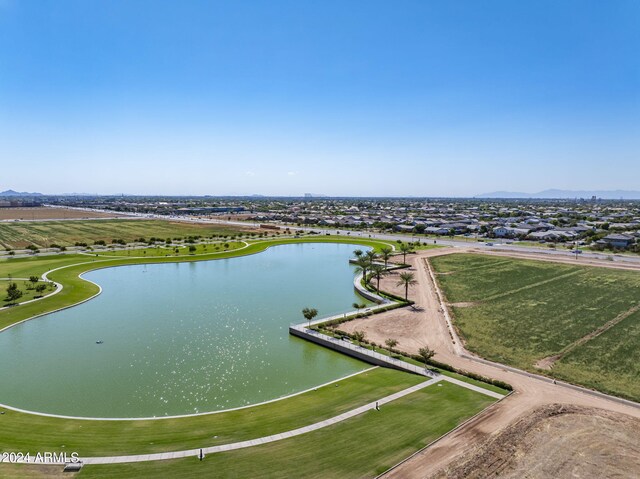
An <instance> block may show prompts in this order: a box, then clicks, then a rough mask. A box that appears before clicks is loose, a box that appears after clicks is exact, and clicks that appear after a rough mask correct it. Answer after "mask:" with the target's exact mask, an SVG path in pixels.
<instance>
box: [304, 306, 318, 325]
mask: <svg viewBox="0 0 640 479" xmlns="http://www.w3.org/2000/svg"><path fill="white" fill-rule="evenodd" d="M302 316H304V318H305V319H306V320H307V321H308V322H309V326H311V320H312V319H313V318H315V317H316V316H318V310H317V309H315V308H304V309H303V310H302Z"/></svg>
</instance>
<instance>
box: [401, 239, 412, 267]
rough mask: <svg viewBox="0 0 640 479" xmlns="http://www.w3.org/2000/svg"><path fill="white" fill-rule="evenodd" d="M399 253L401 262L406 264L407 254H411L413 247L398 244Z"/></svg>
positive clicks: (407, 244) (408, 244)
mask: <svg viewBox="0 0 640 479" xmlns="http://www.w3.org/2000/svg"><path fill="white" fill-rule="evenodd" d="M400 251H401V252H402V262H403V263H404V264H407V253H411V252H412V251H413V246H412V245H411V243H402V244H400Z"/></svg>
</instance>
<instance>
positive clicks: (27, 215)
mask: <svg viewBox="0 0 640 479" xmlns="http://www.w3.org/2000/svg"><path fill="white" fill-rule="evenodd" d="M121 216H122V215H118V214H117V213H114V214H111V213H102V212H99V211H95V212H94V211H91V212H90V211H80V210H70V209H67V208H47V207H34V208H0V220H25V221H29V220H30V221H34V220H63V219H67V220H68V219H79V218H119V217H121Z"/></svg>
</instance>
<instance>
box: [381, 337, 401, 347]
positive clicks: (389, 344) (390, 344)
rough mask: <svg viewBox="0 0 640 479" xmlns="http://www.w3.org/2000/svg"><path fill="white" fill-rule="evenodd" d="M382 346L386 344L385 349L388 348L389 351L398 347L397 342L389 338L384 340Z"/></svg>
mask: <svg viewBox="0 0 640 479" xmlns="http://www.w3.org/2000/svg"><path fill="white" fill-rule="evenodd" d="M384 344H386V345H387V348H389V349H393V348H395V347H396V346H397V345H398V341H396V340H395V339H393V338H389V339H386V340H385V342H384Z"/></svg>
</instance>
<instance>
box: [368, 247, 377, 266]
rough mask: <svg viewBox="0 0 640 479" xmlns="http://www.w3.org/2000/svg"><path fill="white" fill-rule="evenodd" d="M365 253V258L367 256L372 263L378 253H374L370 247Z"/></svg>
mask: <svg viewBox="0 0 640 479" xmlns="http://www.w3.org/2000/svg"><path fill="white" fill-rule="evenodd" d="M365 255H367V258H369V262H370V263H373V262H374V261H375V260H377V259H378V253H376V252H375V251H373V250H372V249H370V250H369V251H367V252H366V253H365Z"/></svg>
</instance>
